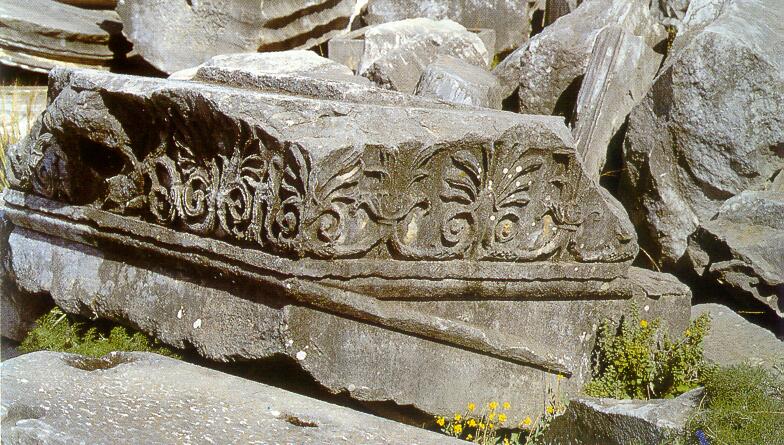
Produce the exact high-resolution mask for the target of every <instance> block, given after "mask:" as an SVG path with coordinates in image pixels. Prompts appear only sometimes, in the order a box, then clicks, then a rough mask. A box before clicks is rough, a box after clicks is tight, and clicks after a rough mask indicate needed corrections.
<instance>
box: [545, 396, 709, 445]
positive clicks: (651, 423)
mask: <svg viewBox="0 0 784 445" xmlns="http://www.w3.org/2000/svg"><path fill="white" fill-rule="evenodd" d="M702 395H703V390H702V388H697V389H693V390H691V391H689V392H687V393H685V394H682V395H680V396H678V397H676V398H674V399H653V400H617V399H599V398H595V397H578V398H576V399H572V400H571V401H570V402H569V406H568V407H567V408H566V412H565V413H564V414H563V415H561V416H559V417H557V418H556V419H555V420H554V421H553V423H552V424H551V425H550V427H549V428H548V429H547V431H546V433H545V439H544V443H546V444H550V445H589V444H590V445H599V444H601V445H627V444H660V443H667V441H669V440H673V439H675V438H676V437H678V436H679V435H680V434H681V433H682V432H683V430H684V428H685V427H686V423H687V422H688V420H689V417H690V415H691V414H692V413H693V412H694V410H695V409H697V407H698V406H699V404H700V399H701V398H702Z"/></svg>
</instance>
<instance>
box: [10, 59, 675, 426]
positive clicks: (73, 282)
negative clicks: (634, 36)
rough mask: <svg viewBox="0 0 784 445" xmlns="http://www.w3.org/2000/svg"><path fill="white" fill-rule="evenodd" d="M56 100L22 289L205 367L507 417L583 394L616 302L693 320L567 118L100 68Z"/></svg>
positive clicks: (18, 150)
mask: <svg viewBox="0 0 784 445" xmlns="http://www.w3.org/2000/svg"><path fill="white" fill-rule="evenodd" d="M50 87H51V90H50V94H49V97H50V98H51V102H50V103H49V105H48V108H47V110H46V111H45V112H44V114H43V116H42V118H41V119H40V120H39V121H38V122H37V123H36V124H35V126H34V128H33V130H32V132H31V134H30V135H29V136H28V137H27V138H25V139H24V140H23V141H21V142H20V143H19V144H18V145H16V146H14V147H13V148H12V149H11V150H10V152H9V153H8V159H9V161H10V162H9V167H8V174H9V178H10V179H11V183H12V190H10V191H9V192H8V193H7V196H5V198H4V206H5V211H6V214H7V215H8V217H9V219H10V220H11V221H12V222H13V224H15V225H16V226H17V229H16V230H15V232H14V233H13V234H12V235H11V240H10V245H11V250H12V252H13V255H12V257H13V266H12V267H13V271H14V273H15V276H16V277H17V281H18V284H19V286H20V287H21V288H22V289H23V290H25V291H27V292H39V293H41V292H42V293H50V294H51V295H52V297H53V298H54V299H55V301H56V302H57V303H58V305H60V306H61V307H63V308H64V309H65V310H67V311H70V312H79V311H90V312H93V313H95V314H97V315H99V316H102V317H109V318H115V319H120V320H126V321H130V322H132V323H133V324H134V325H136V326H139V327H141V328H142V329H144V330H145V331H147V332H153V333H156V334H157V335H159V336H160V337H161V338H162V339H163V341H166V342H168V343H170V344H174V345H178V346H186V345H193V346H194V347H195V348H196V350H197V351H198V352H199V353H200V354H202V355H204V356H206V357H209V358H213V359H217V360H227V361H228V360H235V359H238V358H243V359H254V358H261V357H270V356H276V355H281V354H283V355H288V356H289V357H292V358H294V359H296V360H297V363H299V365H300V366H301V367H302V368H303V369H305V370H306V371H307V372H308V373H309V374H310V375H312V376H314V378H315V379H316V380H317V381H319V382H320V383H321V384H322V385H324V386H325V387H327V388H329V389H330V390H331V391H334V392H340V391H347V392H348V393H349V394H351V395H352V397H356V398H359V399H362V400H393V401H395V402H396V403H399V404H404V405H409V404H410V405H413V406H415V407H417V408H420V409H422V410H424V411H426V412H428V413H443V412H450V411H452V410H453V409H455V408H456V407H460V406H463V405H464V403H466V402H467V401H469V400H474V401H483V400H485V399H488V400H489V399H490V398H499V397H502V396H506V397H513V400H512V401H513V403H514V405H515V406H516V409H517V410H518V411H517V413H518V414H521V415H522V414H524V413H529V412H531V410H533V409H535V407H536V406H538V405H537V404H538V403H539V402H538V401H537V400H538V395H539V394H541V390H542V388H543V385H545V382H546V380H547V379H548V378H555V375H556V374H562V375H565V376H567V377H569V379H567V380H568V383H567V384H565V387H566V388H567V390H568V391H575V390H577V389H578V388H579V387H580V386H581V385H582V384H583V383H584V382H585V381H586V380H587V378H588V376H589V371H590V351H591V348H592V341H593V336H594V330H595V328H596V325H597V323H598V320H599V319H601V318H603V317H618V316H620V314H621V313H622V312H623V311H624V310H626V308H627V307H628V304H629V302H630V301H636V302H637V303H638V305H639V306H640V307H645V308H646V310H648V309H649V310H650V314H651V316H654V315H658V316H661V317H663V318H664V319H665V320H666V321H667V322H668V324H669V326H670V327H672V328H673V329H680V328H682V327H684V326H685V323H686V322H687V320H688V310H687V308H688V305H689V300H690V296H689V292H688V289H687V288H686V287H685V286H683V285H681V284H680V283H678V282H677V281H675V280H674V279H672V278H671V277H669V276H667V275H664V274H656V273H653V272H647V271H642V270H639V269H635V268H630V263H631V261H632V260H633V259H634V257H635V256H636V253H637V244H636V239H635V235H634V230H633V228H632V226H631V225H630V223H629V221H628V219H627V217H626V216H625V214H624V213H623V212H622V211H620V210H619V208H618V206H617V203H616V202H615V201H614V200H613V199H612V198H611V197H610V196H609V195H608V194H607V193H606V192H603V191H602V190H601V189H600V188H599V187H598V186H597V185H596V184H595V183H594V181H592V180H591V179H590V178H589V177H587V176H586V175H585V172H584V171H583V167H582V164H581V163H580V162H579V160H578V159H577V158H576V152H575V148H574V142H573V140H572V138H571V135H570V132H569V130H568V129H567V128H566V127H565V126H564V125H563V123H562V121H561V120H560V119H559V118H555V117H549V116H525V115H518V114H514V113H505V112H499V111H494V110H484V109H471V110H467V109H457V108H450V107H443V106H439V107H436V106H433V107H428V106H426V105H425V104H423V105H421V106H410V105H400V106H395V105H390V104H382V105H379V104H374V103H357V102H340V101H331V100H321V99H313V98H306V97H298V96H289V95H282V94H276V93H270V92H264V91H259V90H248V89H240V88H236V87H232V86H227V85H219V84H207V83H201V82H197V81H173V80H162V79H150V78H138V77H131V76H120V75H114V74H108V73H100V72H93V71H67V70H55V71H53V72H52V74H51V77H50ZM302 353H304V354H302ZM423 370H428V372H427V373H423V372H422V371H423ZM382 374H383V375H382ZM424 374H427V375H424ZM450 376H451V377H450ZM548 376H549V377H548ZM450 378H452V379H453V380H451V381H450ZM475 381H482V382H487V386H477V385H472V384H471V382H475ZM455 386H457V387H460V388H465V389H466V391H467V392H466V393H465V394H456V393H455V392H454V391H453V388H454V387H455ZM464 397H466V398H469V400H463V398H464Z"/></svg>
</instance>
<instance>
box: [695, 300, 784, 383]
mask: <svg viewBox="0 0 784 445" xmlns="http://www.w3.org/2000/svg"><path fill="white" fill-rule="evenodd" d="M702 314H708V315H710V318H711V328H710V332H708V335H707V337H705V341H704V342H703V348H704V351H705V358H706V359H707V360H710V361H712V362H714V363H716V364H718V365H720V366H732V365H739V364H744V363H745V364H750V365H753V366H761V367H764V368H768V369H770V370H773V369H775V368H776V367H779V369H780V367H781V366H782V364H784V341H782V340H780V339H778V338H776V336H775V335H773V333H772V332H770V331H768V330H767V329H765V328H762V327H759V326H757V325H755V324H752V323H751V322H749V321H747V320H746V319H744V318H743V317H741V316H740V315H738V314H736V313H735V312H733V311H732V309H730V308H728V307H726V306H722V305H720V304H713V303H709V304H698V305H695V306H693V307H692V308H691V317H692V319H694V318H697V317H699V316H700V315H702Z"/></svg>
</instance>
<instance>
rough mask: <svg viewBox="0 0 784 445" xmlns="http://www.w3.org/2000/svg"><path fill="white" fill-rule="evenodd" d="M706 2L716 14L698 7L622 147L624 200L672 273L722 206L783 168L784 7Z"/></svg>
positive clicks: (769, 1) (732, 0)
mask: <svg viewBox="0 0 784 445" xmlns="http://www.w3.org/2000/svg"><path fill="white" fill-rule="evenodd" d="M695 3H696V2H695ZM701 3H710V4H711V5H712V6H713V8H708V7H707V6H705V7H702V8H696V6H695V5H694V4H692V8H690V9H689V14H688V15H687V17H686V19H685V25H686V26H687V28H686V31H685V32H683V33H679V34H678V37H677V38H676V39H675V42H674V44H673V48H672V51H671V54H670V55H669V56H668V58H667V60H666V61H665V63H664V66H663V67H662V68H661V70H660V72H659V74H658V76H657V78H656V80H655V83H654V85H653V88H652V89H651V90H650V91H649V92H648V95H647V96H646V98H645V99H644V100H643V101H642V103H640V105H638V106H637V107H635V108H634V110H633V111H632V113H631V115H630V117H629V126H628V131H627V133H626V140H625V142H624V148H623V150H624V161H625V169H624V171H623V175H622V180H621V190H620V193H621V197H622V201H623V202H624V204H625V207H626V208H627V210H628V211H629V214H630V216H631V218H632V221H634V223H635V226H637V228H638V232H639V234H640V238H641V240H642V244H643V247H644V248H645V249H646V250H647V251H648V253H649V254H650V255H651V256H652V257H653V258H654V259H655V260H656V261H657V262H659V263H660V264H663V265H669V266H672V265H674V264H675V263H676V262H677V261H678V260H679V259H680V258H681V257H682V255H683V254H684V252H685V251H686V246H687V244H688V238H689V236H690V235H691V234H692V233H694V231H695V230H696V229H697V227H699V226H700V225H701V224H702V223H704V222H706V221H708V220H710V219H711V218H713V217H714V215H715V214H716V212H717V210H718V209H719V207H720V206H721V205H722V204H723V203H724V201H726V200H727V199H729V198H731V197H733V196H735V195H737V194H738V193H740V192H742V191H744V190H747V189H752V188H753V189H764V188H765V187H766V184H768V183H769V182H770V181H771V179H772V178H773V177H774V176H775V174H776V172H778V171H780V170H781V169H782V168H784V101H782V100H781V98H782V97H784V52H782V51H781V50H780V48H781V47H782V46H784V8H783V7H782V4H781V2H780V1H778V0H763V1H749V0H712V1H711V2H707V1H703V2H701Z"/></svg>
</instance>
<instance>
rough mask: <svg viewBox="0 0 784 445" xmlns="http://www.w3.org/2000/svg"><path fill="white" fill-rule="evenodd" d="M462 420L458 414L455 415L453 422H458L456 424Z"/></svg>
mask: <svg viewBox="0 0 784 445" xmlns="http://www.w3.org/2000/svg"><path fill="white" fill-rule="evenodd" d="M462 419H463V416H461V415H460V413H455V420H456V421H458V422H459V421H460V420H462Z"/></svg>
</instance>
